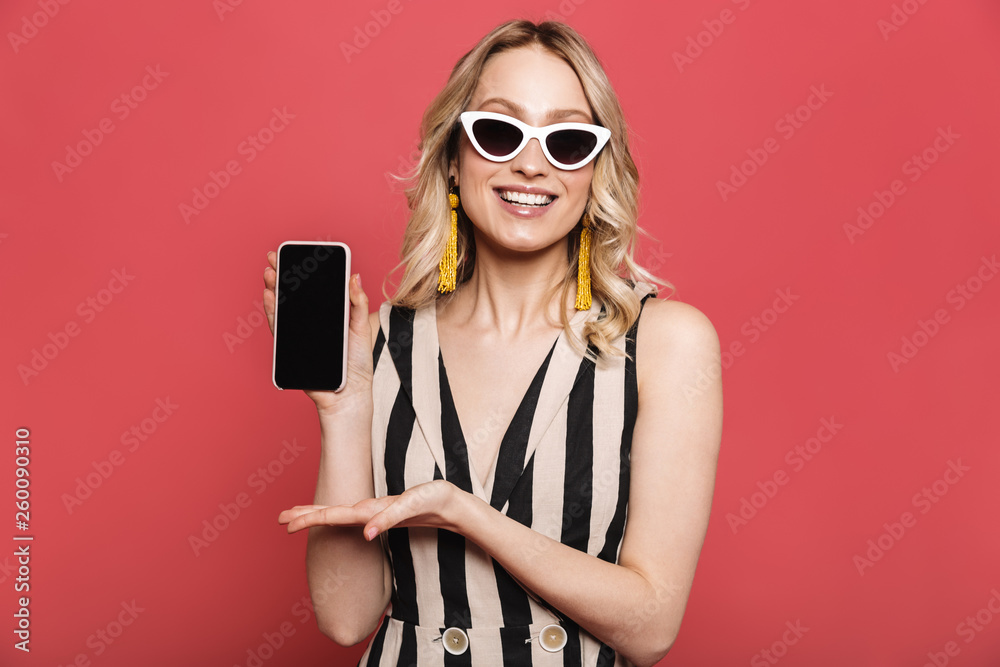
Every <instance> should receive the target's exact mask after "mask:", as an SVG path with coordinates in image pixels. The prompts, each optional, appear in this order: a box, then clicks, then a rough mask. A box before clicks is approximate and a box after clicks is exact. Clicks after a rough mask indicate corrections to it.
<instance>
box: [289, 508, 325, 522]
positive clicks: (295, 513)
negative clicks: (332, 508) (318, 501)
mask: <svg viewBox="0 0 1000 667" xmlns="http://www.w3.org/2000/svg"><path fill="white" fill-rule="evenodd" d="M324 507H328V506H327V505H296V506H295V507H293V508H292V509H290V510H285V511H284V512H282V513H281V514H279V515H278V523H281V524H285V523H288V522H290V521H291V520H292V519H295V518H296V517H300V516H302V515H303V514H308V513H309V512H315V511H316V510H318V509H322V508H324Z"/></svg>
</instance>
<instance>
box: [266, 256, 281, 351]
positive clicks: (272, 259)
mask: <svg viewBox="0 0 1000 667" xmlns="http://www.w3.org/2000/svg"><path fill="white" fill-rule="evenodd" d="M277 262H278V253H276V252H274V251H273V250H271V251H270V252H268V253H267V263H268V264H270V266H269V267H267V268H265V269H264V314H265V315H267V326H268V327H269V328H270V329H271V333H272V334H273V333H274V303H275V296H274V287H275V284H276V283H277V281H278V274H277V273H276V272H275V269H276V268H277Z"/></svg>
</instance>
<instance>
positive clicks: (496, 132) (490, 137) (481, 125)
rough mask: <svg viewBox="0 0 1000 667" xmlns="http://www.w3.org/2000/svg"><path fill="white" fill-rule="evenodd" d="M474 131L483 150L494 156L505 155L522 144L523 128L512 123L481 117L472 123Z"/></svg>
mask: <svg viewBox="0 0 1000 667" xmlns="http://www.w3.org/2000/svg"><path fill="white" fill-rule="evenodd" d="M472 133H473V134H474V135H475V136H476V141H478V142H479V145H480V146H482V148H483V150H484V151H486V152H487V153H489V154H490V155H492V156H493V157H504V156H506V155H510V154H511V153H513V152H514V151H515V150H516V149H517V147H518V146H520V145H521V138H522V137H523V135H522V134H521V130H519V129H517V128H516V127H514V126H513V125H511V124H510V123H507V122H505V121H502V120H494V119H492V118H481V119H479V120H477V121H476V122H475V123H473V125H472Z"/></svg>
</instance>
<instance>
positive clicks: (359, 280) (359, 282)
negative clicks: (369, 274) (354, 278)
mask: <svg viewBox="0 0 1000 667" xmlns="http://www.w3.org/2000/svg"><path fill="white" fill-rule="evenodd" d="M358 289H361V274H360V273H359V274H358Z"/></svg>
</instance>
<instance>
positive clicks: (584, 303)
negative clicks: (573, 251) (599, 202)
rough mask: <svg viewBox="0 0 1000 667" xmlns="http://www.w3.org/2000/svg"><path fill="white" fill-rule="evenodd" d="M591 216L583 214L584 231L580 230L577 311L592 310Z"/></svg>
mask: <svg viewBox="0 0 1000 667" xmlns="http://www.w3.org/2000/svg"><path fill="white" fill-rule="evenodd" d="M591 233H592V232H591V231H590V214H588V213H584V214H583V229H582V230H580V258H579V260H578V261H577V271H576V309H577V310H590V304H591V297H590V236H591Z"/></svg>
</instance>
